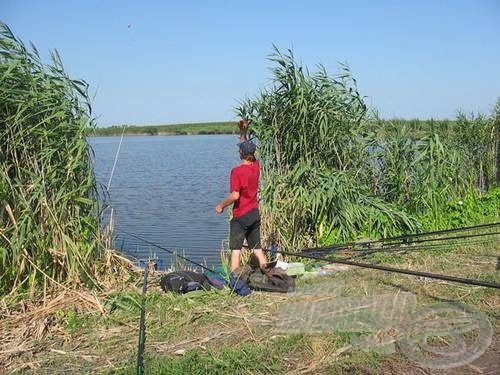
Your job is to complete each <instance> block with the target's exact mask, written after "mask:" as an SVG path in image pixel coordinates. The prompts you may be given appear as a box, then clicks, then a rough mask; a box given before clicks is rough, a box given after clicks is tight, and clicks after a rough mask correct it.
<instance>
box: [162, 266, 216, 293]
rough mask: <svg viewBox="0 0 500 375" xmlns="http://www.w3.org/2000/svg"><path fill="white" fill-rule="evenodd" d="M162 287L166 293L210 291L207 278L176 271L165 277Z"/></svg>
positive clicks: (198, 274)
mask: <svg viewBox="0 0 500 375" xmlns="http://www.w3.org/2000/svg"><path fill="white" fill-rule="evenodd" d="M160 286H161V288H162V289H163V291H165V292H174V293H180V294H183V293H188V292H192V291H195V290H199V289H205V290H210V283H209V282H208V280H207V278H206V277H205V276H204V275H203V274H201V273H196V272H193V271H176V272H170V273H167V274H166V275H163V276H162V277H161V279H160Z"/></svg>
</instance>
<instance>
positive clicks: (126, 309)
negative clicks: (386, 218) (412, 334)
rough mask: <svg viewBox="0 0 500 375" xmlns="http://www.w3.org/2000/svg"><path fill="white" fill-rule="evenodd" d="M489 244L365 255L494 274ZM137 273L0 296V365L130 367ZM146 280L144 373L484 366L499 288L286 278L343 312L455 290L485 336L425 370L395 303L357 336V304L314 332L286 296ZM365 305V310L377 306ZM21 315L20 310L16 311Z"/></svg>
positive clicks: (37, 369) (388, 277) (55, 370)
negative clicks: (470, 351) (26, 298)
mask: <svg viewBox="0 0 500 375" xmlns="http://www.w3.org/2000/svg"><path fill="white" fill-rule="evenodd" d="M495 238H497V237H495ZM499 251H500V244H499V243H498V241H491V242H490V243H489V244H488V245H486V246H477V245H476V246H472V247H470V246H469V247H463V246H457V247H455V248H453V249H450V250H446V251H444V250H440V251H431V250H426V251H421V252H413V253H410V254H404V255H387V254H384V258H383V259H381V257H380V254H378V255H374V256H371V257H368V258H367V259H366V261H367V262H378V263H380V264H387V265H392V266H395V267H401V268H410V269H414V270H420V271H427V272H435V273H442V274H447V275H455V276H462V277H469V278H477V279H484V280H490V281H494V282H497V283H498V282H500V276H499V274H498V271H496V270H495V267H496V262H497V258H496V257H497V256H498V254H499ZM141 279H142V278H141V275H140V274H135V275H131V277H130V279H129V280H124V282H123V283H122V284H115V285H114V286H113V287H112V288H110V289H109V290H107V291H103V292H100V293H97V294H95V293H91V292H85V291H80V292H69V291H61V293H60V294H59V295H55V296H54V297H56V298H55V299H54V298H53V299H51V300H49V299H46V300H45V303H43V304H41V305H39V306H38V307H37V308H36V309H34V310H31V308H32V307H30V306H28V305H25V304H24V305H23V306H24V309H25V310H24V311H23V307H22V306H21V305H19V306H17V311H16V309H14V308H11V309H10V310H9V309H6V307H5V306H4V307H3V308H2V320H1V322H0V324H1V332H2V340H1V342H2V346H1V347H0V363H1V366H4V368H3V370H4V371H5V372H9V373H10V372H14V371H25V372H30V373H40V374H42V373H51V374H62V373H117V374H132V373H135V363H136V356H137V342H138V332H139V315H140V303H139V302H140V290H141ZM158 280H159V275H158V274H155V275H153V276H152V277H150V283H149V285H148V288H149V290H148V294H147V299H146V311H147V314H146V327H147V328H146V331H147V333H146V350H145V366H146V368H145V373H164V374H186V373H191V374H204V373H231V374H248V373H255V374H268V373H277V374H280V373H281V374H285V373H287V374H288V373H294V374H299V373H315V374H316V373H319V374H322V373H328V374H332V373H333V374H346V373H360V374H361V373H362V374H402V373H426V374H451V373H453V374H457V373H458V374H461V373H463V374H465V373H471V372H473V371H476V372H478V371H483V372H484V373H488V372H489V371H494V370H495V367H494V366H495V365H496V361H495V358H497V355H498V350H499V347H498V339H497V337H498V333H499V332H500V324H499V315H498V311H499V310H500V296H499V294H498V292H497V290H494V289H488V288H483V287H474V286H468V285H463V284H454V283H449V282H441V281H436V280H432V279H421V278H416V277H411V276H405V275H401V274H394V273H386V272H380V271H374V270H368V269H358V268H349V269H348V270H346V271H344V272H337V273H334V274H331V275H329V276H324V277H319V278H313V279H298V281H297V292H298V293H299V294H300V292H301V291H302V292H303V293H302V296H304V295H311V290H316V291H320V292H318V293H317V294H316V295H314V296H313V297H312V298H313V299H312V300H309V303H320V302H321V301H324V300H325V299H327V300H330V301H331V302H332V306H333V307H335V306H337V305H338V304H340V305H342V304H344V305H345V306H347V303H349V305H348V306H349V308H350V311H351V312H352V311H358V310H359V309H363V308H364V307H366V306H367V305H370V303H371V304H376V303H378V302H377V301H383V299H384V298H389V299H390V298H392V301H399V299H398V298H400V297H401V296H403V295H408V296H410V297H411V296H414V298H415V300H416V306H415V307H416V309H417V310H420V311H422V310H421V309H424V308H427V307H429V306H438V305H439V304H440V303H444V302H446V301H457V302H460V303H461V304H465V305H467V306H468V307H469V308H472V309H474V311H478V312H479V314H482V315H483V316H484V317H486V319H487V320H488V321H489V322H490V324H491V326H492V330H493V331H492V332H493V337H492V340H493V341H492V345H491V346H489V348H488V349H487V350H486V352H485V353H484V354H483V355H481V356H480V357H479V358H477V359H476V360H474V361H472V362H470V363H467V364H464V365H463V366H461V367H458V368H453V369H448V370H446V369H445V370H436V369H427V368H425V366H423V365H422V364H421V363H419V362H415V361H412V360H410V359H408V357H407V356H406V355H405V354H404V350H402V349H401V348H402V346H400V345H398V342H401V339H402V338H401V334H402V332H401V328H400V327H398V325H397V324H395V322H397V321H398V319H392V316H393V315H394V316H397V314H398V313H400V315H402V314H404V311H405V306H404V305H401V304H399V305H398V306H397V308H396V309H394V310H392V314H391V319H392V320H390V321H388V322H387V323H386V324H385V325H375V326H374V327H373V328H372V329H371V330H370V329H368V331H370V332H369V335H368V336H366V335H362V334H361V332H359V329H358V328H356V327H355V325H354V323H353V322H354V321H360V320H361V321H363V319H365V320H366V318H367V317H369V315H364V318H363V315H361V316H359V315H358V316H357V318H356V319H351V320H349V319H348V320H346V322H347V323H349V322H351V323H353V324H352V326H351V328H349V329H345V330H344V331H342V330H339V329H335V328H334V327H333V328H332V329H331V331H328V330H327V332H323V333H317V332H316V333H315V332H313V330H309V331H308V330H306V329H303V328H304V327H302V329H301V327H300V320H296V321H295V322H294V323H293V324H292V325H288V326H287V325H286V324H285V325H284V322H285V323H286V320H284V315H285V316H286V311H287V309H289V307H290V303H292V302H293V303H296V302H297V300H296V298H297V295H295V296H294V295H284V294H273V293H263V292H254V293H252V294H251V295H250V296H249V297H246V298H242V297H239V296H237V295H234V294H231V293H229V292H228V291H227V290H223V291H217V290H212V291H209V292H194V293H190V294H186V295H172V294H166V293H164V292H162V291H161V289H160V287H159V284H158ZM304 293H305V294H304ZM307 293H309V294H307ZM411 298H413V297H411ZM84 301H86V302H84ZM370 301H371V302H370ZM367 302H370V303H367ZM296 306H299V307H300V305H296ZM377 306H383V304H382V305H380V304H379V305H377ZM391 306H392V305H391ZM337 310H338V309H336V311H337ZM341 310H342V309H340V310H338V311H337V315H336V316H335V317H334V318H335V319H334V320H333V321H338V319H339V318H340V317H341V316H342V315H345V314H341V315H338V313H339V311H341ZM288 311H289V310H288ZM370 311H371V314H375V315H374V316H377V317H378V316H379V315H380V316H383V317H387V315H388V314H379V315H377V314H378V313H380V311H378V312H377V310H376V309H375V310H373V309H372V310H370ZM26 316H29V317H30V319H28V320H26V319H23V317H26ZM288 316H289V315H288ZM348 316H350V315H348ZM352 317H353V318H354V316H352ZM304 318H305V317H304ZM368 321H372V320H368ZM294 328H297V329H294ZM468 337H469V338H474V337H476V336H474V334H471V335H469V336H468ZM360 338H366V339H363V340H360ZM440 339H441V341H438V342H437V343H434V344H435V345H438V347H440V346H442V347H446V345H449V344H450V342H449V341H448V340H449V339H450V337H448V336H445V337H442V338H440ZM435 340H436V338H435ZM382 342H385V344H386V345H381V343H382ZM395 342H396V345H395V346H394V345H393V344H394V343H395ZM465 354H466V353H465ZM465 354H464V356H465ZM1 371H2V369H1V367H0V372H1Z"/></svg>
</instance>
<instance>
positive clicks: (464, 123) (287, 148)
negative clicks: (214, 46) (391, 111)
mask: <svg viewBox="0 0 500 375" xmlns="http://www.w3.org/2000/svg"><path fill="white" fill-rule="evenodd" d="M270 60H271V61H272V62H273V63H274V68H273V69H272V73H273V79H272V83H271V85H270V86H269V87H268V88H267V89H265V90H263V91H262V92H261V93H260V95H258V96H257V97H256V98H252V99H247V100H244V101H243V102H241V104H240V105H239V106H238V107H237V108H236V113H237V114H238V115H239V116H241V117H246V118H248V119H249V120H250V129H251V135H252V136H254V137H256V138H257V139H258V141H259V144H260V147H259V153H260V155H259V157H260V159H261V161H262V172H263V180H264V181H263V185H262V189H261V200H262V205H261V207H262V211H263V216H264V226H263V228H264V232H265V233H264V234H265V237H267V238H268V239H269V241H278V242H280V244H281V245H282V246H284V247H285V248H286V249H288V250H297V249H299V248H301V247H304V246H312V245H317V244H325V243H332V242H337V241H344V240H351V239H355V238H357V237H359V236H363V237H366V236H369V237H376V236H388V235H394V234H399V233H402V232H414V231H417V230H419V228H420V227H421V222H419V219H417V218H420V220H424V221H425V223H426V228H429V225H428V223H429V222H432V223H433V225H434V228H440V227H442V226H443V225H446V223H445V222H444V221H443V220H440V217H441V213H442V211H443V210H444V209H445V208H446V207H447V206H448V205H449V204H450V202H454V201H456V202H458V201H459V200H460V199H463V197H464V196H466V194H473V195H474V194H477V192H478V190H477V189H486V188H488V187H489V186H490V185H491V184H492V181H494V175H495V174H498V173H494V172H497V170H496V169H495V167H494V160H495V158H494V157H493V155H495V154H494V152H493V151H492V150H495V147H498V143H496V146H495V143H494V139H495V138H494V137H493V136H490V137H488V134H489V133H488V132H490V133H491V134H493V133H492V121H491V120H490V119H488V118H486V117H482V116H478V117H474V118H468V117H466V116H463V115H461V114H459V116H458V117H457V119H456V121H450V120H439V121H437V120H432V119H431V120H429V121H422V120H409V121H408V120H398V119H395V120H391V121H386V120H381V119H380V118H378V116H377V115H376V111H373V112H374V113H373V114H369V113H368V111H367V108H366V106H365V104H364V102H363V97H362V96H361V95H360V94H359V92H358V90H357V87H356V80H355V79H354V78H353V77H352V75H351V73H350V71H349V68H348V67H347V66H346V65H343V64H341V65H340V71H339V73H338V74H337V75H334V76H333V77H331V76H329V75H328V74H327V72H326V70H325V69H324V67H322V66H319V67H318V71H317V72H314V73H310V72H309V70H308V69H307V68H305V67H303V66H301V65H300V64H298V63H297V62H296V60H295V59H294V56H293V52H292V51H291V50H288V51H286V52H281V51H280V50H279V49H277V48H276V47H275V49H274V52H273V53H272V54H271V56H270ZM498 108H500V104H499V105H498ZM498 113H500V110H499V111H498ZM497 118H499V117H497ZM497 134H498V133H497ZM496 137H497V138H496V139H497V140H498V135H497V136H496ZM497 142H498V141H497Z"/></svg>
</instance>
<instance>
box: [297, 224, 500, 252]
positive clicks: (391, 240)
mask: <svg viewBox="0 0 500 375" xmlns="http://www.w3.org/2000/svg"><path fill="white" fill-rule="evenodd" d="M499 226H500V223H491V224H482V225H476V226H471V227H463V228H455V229H448V230H442V231H434V232H426V233H416V234H406V235H403V236H398V237H388V238H381V239H378V240H371V241H358V242H346V243H343V244H335V245H330V246H324V247H316V248H307V249H303V250H302V252H303V253H323V254H329V253H334V252H339V251H342V250H353V251H360V250H368V249H382V248H390V247H393V246H401V245H410V244H420V243H426V242H438V241H441V242H445V241H451V240H459V239H466V238H477V237H486V236H494V235H498V234H500V231H497V232H486V233H474V234H465V235H460V236H451V237H450V236H448V237H438V238H421V237H424V236H432V235H439V234H450V233H457V232H465V231H472V230H478V229H480V230H484V229H486V228H495V227H499ZM413 238H420V239H416V240H410V239H413ZM378 244H380V245H378ZM376 245H378V246H376Z"/></svg>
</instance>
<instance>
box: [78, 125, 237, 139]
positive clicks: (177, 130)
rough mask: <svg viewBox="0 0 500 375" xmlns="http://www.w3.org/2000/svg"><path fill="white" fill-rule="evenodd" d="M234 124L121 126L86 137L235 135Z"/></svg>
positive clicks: (97, 129)
mask: <svg viewBox="0 0 500 375" xmlns="http://www.w3.org/2000/svg"><path fill="white" fill-rule="evenodd" d="M236 132H237V123H236V122H207V123H190V124H174V125H144V126H136V125H122V126H110V127H106V128H96V129H92V130H90V131H89V132H88V133H87V135H88V136H98V137H103V136H121V135H122V134H124V135H141V136H151V135H162V136H171V135H217V134H236Z"/></svg>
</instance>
